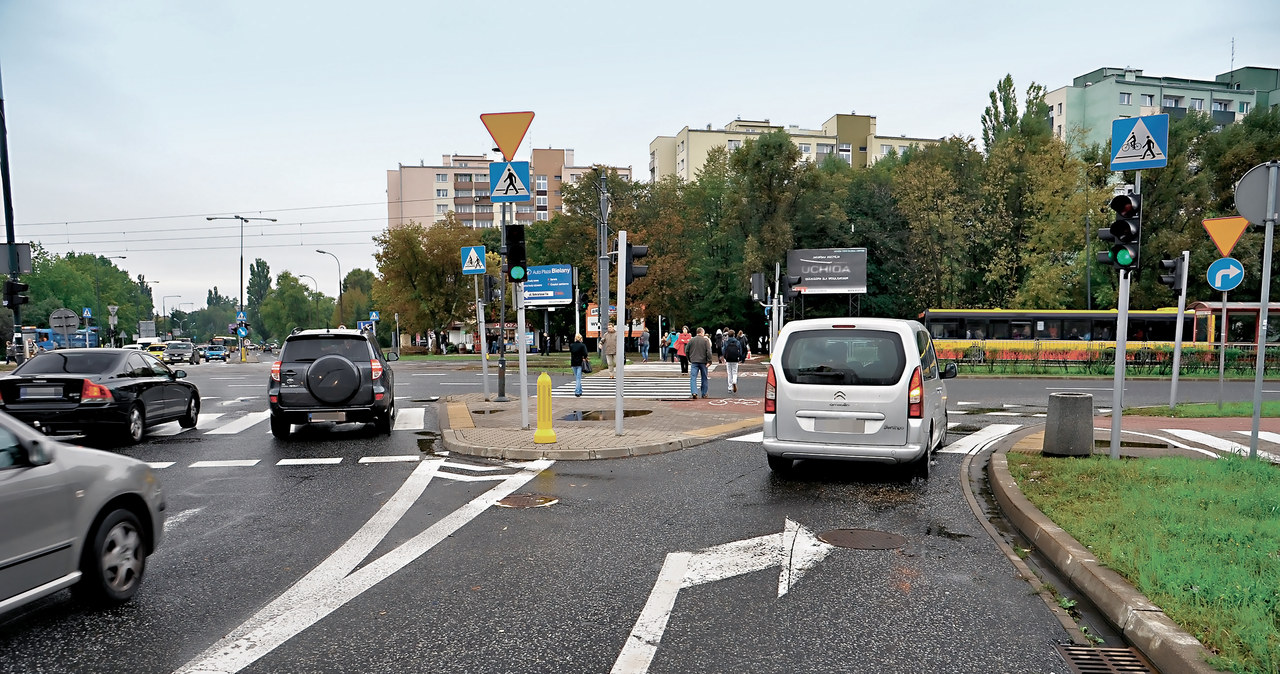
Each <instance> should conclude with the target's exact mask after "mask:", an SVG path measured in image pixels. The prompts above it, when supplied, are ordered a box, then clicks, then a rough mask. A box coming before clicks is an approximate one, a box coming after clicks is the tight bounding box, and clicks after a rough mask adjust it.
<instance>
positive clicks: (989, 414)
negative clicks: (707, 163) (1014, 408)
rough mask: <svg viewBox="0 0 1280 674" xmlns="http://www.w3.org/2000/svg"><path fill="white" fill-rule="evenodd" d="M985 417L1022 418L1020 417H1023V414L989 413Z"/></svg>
mask: <svg viewBox="0 0 1280 674" xmlns="http://www.w3.org/2000/svg"><path fill="white" fill-rule="evenodd" d="M983 416H988V417H1020V416H1022V413H1021V412H987V413H986V414H985V415H983Z"/></svg>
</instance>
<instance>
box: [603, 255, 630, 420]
mask: <svg viewBox="0 0 1280 674" xmlns="http://www.w3.org/2000/svg"><path fill="white" fill-rule="evenodd" d="M626 250H627V232H626V231H625V230H618V320H621V321H626V320H627V319H626V316H627V274H626V266H625V265H627V264H628V263H629V260H625V259H623V257H622V256H623V255H624V254H625V253H626ZM603 334H607V333H602V336H603ZM624 334H626V333H625V331H623V330H618V331H617V336H616V337H615V339H616V340H617V342H616V345H617V347H618V348H617V349H616V350H615V351H614V354H615V355H614V359H616V360H617V364H615V365H614V369H615V370H617V372H618V374H617V378H616V381H615V382H614V386H613V417H614V420H613V433H614V435H622V391H623V381H624V379H623V378H624V377H625V376H626V375H625V374H623V373H624V371H625V369H626V368H625V367H624V366H623V365H624V363H626V362H627V358H626V355H625V349H626V342H624V341H623V335H624ZM601 341H603V339H602V340H601Z"/></svg>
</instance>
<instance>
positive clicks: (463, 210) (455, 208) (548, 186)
mask: <svg viewBox="0 0 1280 674" xmlns="http://www.w3.org/2000/svg"><path fill="white" fill-rule="evenodd" d="M496 161H501V159H500V158H497V157H494V158H490V157H489V156H488V155H486V154H480V155H460V154H454V155H444V156H443V157H442V158H441V162H440V164H439V165H438V166H427V165H426V163H425V162H423V163H422V164H420V165H419V166H405V165H404V164H401V165H400V166H399V168H397V169H394V170H389V171H387V225H388V226H389V227H397V226H400V225H404V224H407V223H408V222H409V221H411V220H412V221H414V222H420V223H423V224H426V225H430V224H432V223H434V222H436V221H437V220H441V219H443V218H444V217H445V215H446V214H448V213H449V212H450V211H452V212H453V213H454V214H455V215H456V216H457V217H458V219H459V220H461V221H462V222H463V223H465V224H467V225H469V226H471V227H477V228H485V227H497V226H499V225H501V224H502V208H501V204H494V203H493V202H491V201H490V200H489V165H490V164H491V163H493V162H496ZM528 161H529V182H530V183H532V184H530V185H529V186H528V187H529V194H530V196H531V197H532V198H531V199H530V200H529V201H524V202H515V203H514V204H512V206H514V208H513V209H511V210H510V211H509V212H510V213H511V214H512V221H513V222H521V223H524V224H529V223H532V222H537V221H540V220H550V219H551V214H552V213H557V212H563V211H564V201H563V200H562V186H563V185H564V184H565V183H570V184H572V183H575V182H577V181H579V180H581V179H582V176H583V175H585V174H586V173H587V172H588V171H590V170H591V168H592V167H591V166H577V165H575V164H574V157H573V150H565V149H555V148H546V149H537V148H535V149H534V150H533V152H532V156H531V157H530V158H529V160H528ZM614 170H616V171H617V172H618V175H619V176H620V177H621V178H623V179H624V180H630V179H631V167H625V168H615V169H614Z"/></svg>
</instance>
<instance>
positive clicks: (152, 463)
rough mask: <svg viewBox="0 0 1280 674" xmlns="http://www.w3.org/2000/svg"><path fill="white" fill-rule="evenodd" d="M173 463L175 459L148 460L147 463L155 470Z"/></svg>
mask: <svg viewBox="0 0 1280 674" xmlns="http://www.w3.org/2000/svg"><path fill="white" fill-rule="evenodd" d="M175 463H177V461H148V462H147V465H148V466H151V467H152V468H154V469H156V470H160V469H161V468H168V467H169V466H172V465H173V464H175Z"/></svg>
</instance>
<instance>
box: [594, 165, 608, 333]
mask: <svg viewBox="0 0 1280 674" xmlns="http://www.w3.org/2000/svg"><path fill="white" fill-rule="evenodd" d="M596 241H597V251H598V255H599V257H598V258H597V260H596V289H597V294H598V295H599V296H600V304H599V305H598V308H597V309H596V316H597V318H598V320H597V321H596V350H598V351H599V352H600V353H601V354H603V353H604V335H605V328H606V326H608V324H609V186H608V184H607V181H606V176H605V172H604V169H603V168H601V169H600V227H599V232H598V233H597V235H596Z"/></svg>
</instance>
